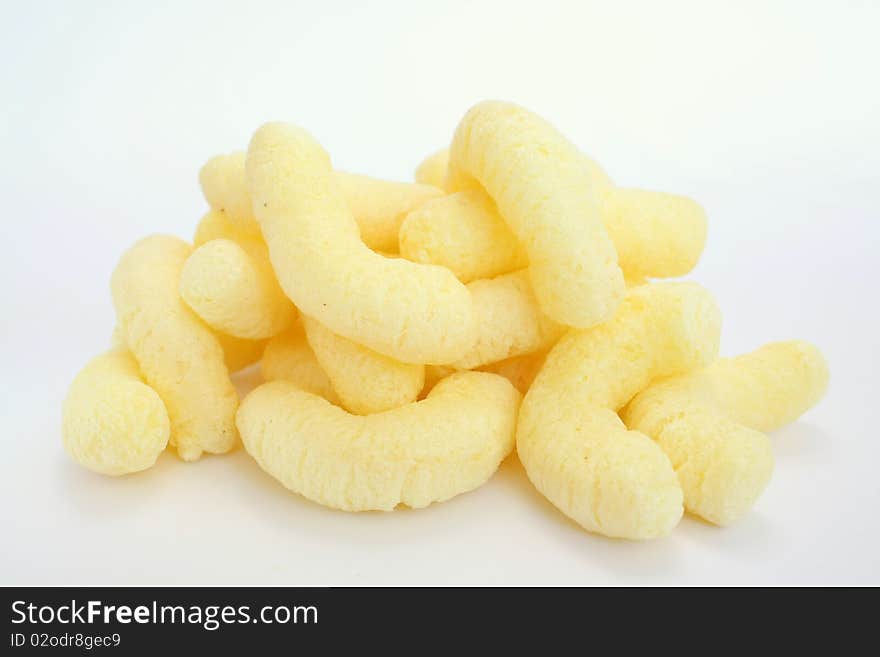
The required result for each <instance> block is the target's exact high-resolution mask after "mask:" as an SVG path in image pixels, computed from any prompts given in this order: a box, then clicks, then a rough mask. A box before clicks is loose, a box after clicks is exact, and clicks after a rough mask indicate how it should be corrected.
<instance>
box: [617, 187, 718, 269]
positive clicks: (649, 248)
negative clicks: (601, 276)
mask: <svg viewBox="0 0 880 657" xmlns="http://www.w3.org/2000/svg"><path fill="white" fill-rule="evenodd" d="M602 220H603V222H604V223H605V228H606V229H607V230H608V235H609V236H610V237H611V241H612V242H614V246H615V248H616V249H617V257H618V262H619V263H620V268H621V269H623V271H624V274H625V275H626V277H627V278H644V277H648V278H673V277H676V276H684V275H685V274H687V273H688V272H689V271H691V270H692V269H693V268H694V267H695V266H696V264H697V260H699V259H700V254H702V252H703V247H704V246H705V245H706V232H707V222H706V213H705V211H704V210H703V208H702V206H700V204H699V203H697V202H696V201H692V200H691V199H689V198H687V197H686V196H678V195H676V194H664V193H662V192H651V191H647V190H642V189H625V188H621V187H619V188H617V189H614V190H613V191H611V192H610V193H608V194H607V195H606V196H605V197H604V200H603V202H602Z"/></svg>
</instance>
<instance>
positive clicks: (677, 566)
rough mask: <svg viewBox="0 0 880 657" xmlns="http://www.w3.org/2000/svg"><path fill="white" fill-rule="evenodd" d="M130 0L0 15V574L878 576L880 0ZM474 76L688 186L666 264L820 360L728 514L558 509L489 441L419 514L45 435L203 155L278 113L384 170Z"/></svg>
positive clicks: (681, 187) (432, 138) (456, 111)
mask: <svg viewBox="0 0 880 657" xmlns="http://www.w3.org/2000/svg"><path fill="white" fill-rule="evenodd" d="M154 4H159V3H139V2H138V3H100V8H99V7H98V6H97V5H96V6H94V7H91V6H89V3H87V2H80V3H65V2H58V3H49V4H47V3H40V2H33V3H23V2H22V3H11V4H6V5H4V8H3V9H2V10H0V13H2V16H0V57H2V61H3V62H4V64H3V67H2V68H0V89H2V94H3V102H2V103H0V131H2V133H0V135H2V157H0V181H2V182H0V185H2V199H3V206H2V207H3V212H4V217H3V219H2V222H3V223H2V225H3V235H4V242H5V249H4V255H3V258H2V260H0V267H2V271H0V274H2V276H0V280H2V304H0V308H2V311H0V312H2V322H0V330H2V346H0V349H2V361H0V362H2V369H0V371H2V393H3V395H2V397H3V406H2V413H3V420H4V422H3V429H2V434H0V436H2V438H0V440H2V441H3V454H2V458H0V464H2V465H0V468H2V470H0V487H2V489H0V493H2V496H0V499H2V500H3V502H2V511H0V513H2V515H0V527H2V529H0V534H2V537H3V538H2V542H0V546H2V547H0V550H2V560H0V583H2V584H74V583H75V584H111V583H150V584H155V583H266V584H270V583H271V584H362V583H373V584H400V583H403V584H410V583H498V584H513V583H531V584H539V583H566V584H568V583H571V584H573V583H585V584H595V583H627V584H633V583H645V584H655V583H695V584H696V583H733V584H744V583H789V584H800V583H835V584H839V583H873V584H880V477H878V474H877V470H878V467H880V466H878V463H880V439H878V437H877V429H878V425H880V412H878V406H880V402H878V399H877V397H878V392H880V388H878V384H877V381H878V376H880V373H878V369H880V368H878V365H880V363H878V354H880V351H878V348H880V338H878V335H880V321H878V320H880V312H878V308H877V306H878V298H880V295H878V294H877V281H878V278H880V266H878V264H877V263H878V256H877V251H878V247H880V156H878V153H880V127H878V126H880V91H878V88H880V86H878V85H877V79H876V66H877V63H878V61H880V47H878V43H880V42H878V40H877V38H876V36H877V30H878V29H880V5H878V4H877V3H872V2H862V3H859V2H847V3H834V2H830V1H829V2H827V3H807V2H792V3H763V2H762V3H755V4H743V3H726V4H720V5H713V3H704V2H699V3H698V2H694V3H688V4H679V3H672V4H669V3H662V4H663V5H664V6H665V7H666V10H665V11H664V10H662V9H660V8H659V5H660V4H661V3H639V4H631V3H626V2H624V3H620V2H614V3H611V2H602V3H597V5H598V6H593V7H591V6H588V5H587V4H586V3H581V2H574V3H570V4H567V5H563V4H559V3H555V2H548V1H546V0H541V1H539V2H534V3H530V4H527V5H521V4H518V3H512V2H496V3H481V2H474V3H461V4H457V3H445V2H443V3H439V2H435V3H416V2H400V3H373V2H371V3H336V2H312V1H310V2H299V3H278V4H277V5H264V4H262V3H260V2H254V1H251V2H246V3H240V6H239V7H238V8H236V7H234V6H232V5H229V6H225V5H222V4H220V3H216V2H214V3H205V4H203V5H193V4H188V3H168V4H169V5H172V6H174V8H173V9H171V8H156V7H154V6H153V5H154ZM177 5H180V7H177ZM361 5H362V6H361ZM652 5H654V6H652ZM492 97H494V98H505V99H509V100H515V101H517V102H520V103H522V104H524V105H526V106H527V107H530V108H531V109H533V110H535V111H537V112H539V113H540V114H542V115H544V116H546V117H547V118H548V119H550V120H551V121H552V122H554V123H555V124H556V125H557V126H558V127H559V128H560V129H561V130H562V131H563V132H564V133H566V134H567V135H569V136H570V137H571V138H572V140H574V141H575V142H576V143H578V144H579V145H580V146H582V147H583V148H584V149H585V150H586V151H587V152H589V153H591V154H592V155H593V156H595V157H596V158H597V159H598V160H599V161H600V162H602V163H603V164H604V165H605V166H606V168H607V169H608V171H609V172H610V174H611V175H612V176H613V178H614V179H615V180H616V181H618V182H619V183H621V184H626V185H632V186H641V187H646V188H654V189H662V190H667V191H674V192H680V193H684V194H688V195H691V196H693V197H694V198H696V199H698V200H699V201H700V202H702V203H703V204H704V205H705V207H706V208H707V210H708V213H709V217H710V222H711V226H710V236H709V242H708V245H707V249H706V253H705V255H704V257H703V260H702V262H701V263H700V265H699V267H698V268H697V270H696V271H695V272H694V273H693V276H692V278H694V279H696V280H699V281H701V282H702V283H704V284H705V285H707V286H708V287H709V288H710V289H712V290H713V291H714V293H715V294H716V296H717V298H718V300H719V302H720V304H721V306H722V308H723V310H724V312H725V328H724V336H723V346H722V350H723V352H724V353H725V354H735V353H740V352H742V351H746V350H750V349H752V348H755V347H757V346H758V345H760V344H761V343H763V342H765V341H768V340H773V339H784V338H788V337H801V338H805V339H808V340H812V341H814V342H816V343H818V344H819V345H820V346H821V347H822V348H823V350H824V351H825V353H826V354H827V356H828V359H829V361H830V364H831V369H832V386H831V390H830V392H829V394H828V396H827V397H826V399H825V400H824V401H823V402H822V404H821V405H820V406H819V407H818V408H816V409H815V410H813V411H811V412H810V413H808V414H807V415H806V416H805V417H804V418H803V419H802V420H801V421H799V422H797V423H796V424H794V425H792V426H790V427H788V428H786V429H784V430H782V431H779V432H778V433H777V434H776V435H775V436H774V444H775V446H776V456H777V470H776V473H775V475H774V478H773V481H772V482H771V484H770V487H769V489H768V490H767V492H766V493H765V494H764V496H763V497H762V498H761V500H760V501H759V503H758V505H757V508H756V509H755V510H754V512H753V513H752V514H751V515H749V516H748V517H747V518H746V519H745V520H743V521H742V522H741V523H739V524H738V525H736V526H734V527H731V528H728V529H725V530H719V529H715V528H712V527H710V526H708V525H704V524H701V523H699V522H697V521H695V520H692V519H689V518H686V519H685V520H683V521H682V523H681V525H680V526H679V528H678V529H676V531H675V532H674V534H673V535H672V536H671V537H670V538H668V539H666V540H660V541H656V542H652V543H645V544H637V543H627V542H620V541H609V540H606V539H603V538H599V537H595V536H590V535H588V534H586V533H584V532H582V531H580V530H579V529H578V528H577V527H576V526H574V525H573V524H572V523H570V522H568V521H567V520H566V519H565V518H564V517H563V516H562V515H561V514H560V513H558V512H557V511H556V510H555V509H554V508H553V507H551V506H550V504H549V503H547V502H546V501H545V500H544V499H543V498H542V497H541V496H540V495H538V494H537V493H536V492H535V491H534V490H533V489H532V487H531V486H530V484H529V483H528V481H527V480H526V478H525V476H524V474H523V471H522V469H521V467H520V466H519V464H518V463H516V462H515V459H513V460H512V462H508V463H506V464H505V465H504V466H503V467H502V469H501V471H500V473H499V474H498V475H497V476H496V477H495V478H494V479H492V480H491V481H490V482H489V483H488V484H487V485H486V486H484V487H483V488H481V489H480V490H478V491H476V492H474V493H472V494H469V495H464V496H461V497H459V498H457V499H455V500H453V501H450V502H448V503H444V504H440V505H436V506H434V507H432V508H429V509H427V510H424V511H417V512H415V511H402V512H396V513H393V514H361V515H346V514H343V513H339V512H333V511H330V510H327V509H324V508H322V507H319V506H317V505H315V504H312V503H310V502H308V501H306V500H304V499H302V498H299V497H297V496H295V495H293V494H291V493H288V492H286V491H285V490H284V489H283V488H282V487H281V486H280V485H278V484H276V483H275V482H274V480H272V479H270V478H269V477H268V476H267V475H264V474H263V473H262V472H261V471H260V470H259V469H258V468H257V466H256V465H255V464H254V463H253V462H252V461H251V460H250V459H249V458H248V457H247V455H246V454H244V453H242V452H238V453H236V454H234V455H231V456H228V457H211V458H206V459H203V460H202V461H201V462H199V463H196V464H183V463H181V462H179V461H177V460H176V459H175V458H174V457H172V456H170V455H167V454H166V455H165V456H163V458H162V459H161V461H160V463H159V464H158V466H157V467H156V468H154V469H153V470H151V471H149V472H146V473H143V474H141V475H137V476H132V477H128V478H123V479H107V478H102V477H100V476H97V475H93V474H91V473H89V472H87V471H85V470H82V469H80V468H79V467H77V466H76V465H74V464H73V463H72V462H71V461H70V460H69V459H68V458H67V456H66V455H65V453H64V452H63V450H62V447H61V439H60V435H59V426H60V406H61V400H62V398H63V396H64V393H65V390H66V387H67V385H68V383H69V382H70V380H71V378H72V377H73V375H74V374H75V372H76V371H77V370H78V369H79V368H80V367H81V366H82V365H83V364H84V363H85V362H86V360H87V359H89V358H90V357H91V356H92V355H94V354H95V353H97V352H99V351H101V350H102V349H104V348H105V346H106V345H107V344H108V339H109V335H110V331H111V328H112V326H113V321H114V320H113V310H112V307H111V304H110V299H109V292H108V280H109V275H110V272H111V270H112V268H113V266H114V264H115V262H116V259H117V258H118V257H119V255H120V253H121V252H122V251H123V249H124V248H126V247H127V246H128V245H129V244H131V243H132V242H133V241H134V240H136V239H137V238H139V237H141V236H143V235H145V234H148V233H151V232H162V231H164V232H170V233H176V234H178V235H181V236H185V237H189V236H190V235H191V232H192V230H193V227H194V225H195V223H196V221H197V219H198V218H199V216H200V213H201V212H202V211H203V207H204V202H203V200H202V199H201V197H200V194H199V190H198V187H197V184H196V172H197V170H198V168H199V167H200V165H201V164H202V163H203V162H204V160H206V159H207V158H208V157H209V156H210V155H212V154H215V153H217V152H222V151H227V150H232V149H236V148H242V147H244V145H245V144H246V142H247V140H248V138H249V136H250V133H251V132H252V131H253V130H254V129H255V128H256V127H257V126H258V125H259V124H260V123H261V122H262V121H264V120H268V119H284V120H289V121H292V122H296V123H299V124H301V125H304V126H306V127H308V128H309V129H310V130H311V131H313V133H314V134H315V135H316V136H317V137H318V138H319V139H320V140H321V141H322V142H323V143H324V144H325V146H326V147H327V148H328V150H329V151H330V152H331V154H332V155H333V157H334V161H335V164H336V165H337V166H338V167H339V168H343V169H349V170H352V171H360V172H363V173H371V174H375V175H381V176H385V177H389V178H400V179H407V178H409V176H411V172H412V169H413V168H414V166H415V165H416V164H417V163H418V162H419V160H420V159H421V157H422V156H423V155H424V154H426V153H428V152H429V151H432V150H434V149H435V148H437V147H439V146H441V145H443V144H444V143H445V142H447V141H448V139H449V137H450V135H451V132H452V130H453V128H454V126H455V123H456V122H457V121H458V119H459V118H460V116H461V115H462V114H463V113H464V111H465V110H466V109H467V108H468V107H469V106H470V105H471V104H472V103H473V102H475V101H477V100H480V99H483V98H492Z"/></svg>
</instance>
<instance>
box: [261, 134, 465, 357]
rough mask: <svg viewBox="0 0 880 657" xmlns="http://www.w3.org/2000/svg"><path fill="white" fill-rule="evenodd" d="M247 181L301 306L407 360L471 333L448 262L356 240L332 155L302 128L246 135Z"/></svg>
mask: <svg viewBox="0 0 880 657" xmlns="http://www.w3.org/2000/svg"><path fill="white" fill-rule="evenodd" d="M247 176H248V181H249V182H248V185H249V189H250V193H251V199H252V200H253V205H254V211H255V213H256V215H257V219H258V220H259V222H260V227H261V229H262V232H263V236H264V237H265V239H266V244H267V245H268V246H269V257H270V259H271V261H272V265H273V267H274V269H275V273H276V274H277V276H278V280H279V282H280V283H281V287H282V288H283V289H284V291H285V293H286V294H287V296H288V297H289V298H290V299H291V300H292V301H293V302H294V303H295V304H296V306H297V308H299V309H300V311H302V312H303V313H304V314H306V315H308V316H309V317H313V318H315V319H317V320H318V321H320V322H321V323H322V324H323V325H324V326H326V327H327V328H328V329H330V330H331V331H333V332H334V333H337V334H339V335H341V336H343V337H346V338H348V339H350V340H353V341H355V342H358V343H359V344H362V345H364V346H366V347H369V348H370V349H372V350H374V351H378V352H379V353H381V354H384V355H386V356H390V357H391V358H394V359H396V360H400V361H403V362H407V363H419V364H421V363H449V362H452V361H454V360H456V359H458V358H460V357H461V356H462V355H464V353H465V352H466V351H467V349H468V348H469V347H470V345H471V343H472V342H473V340H474V338H475V326H474V313H473V307H472V303H471V298H470V294H469V293H468V291H467V289H466V288H465V287H464V285H462V284H461V283H460V282H459V281H458V279H456V278H455V276H454V275H453V274H452V272H450V271H449V270H448V269H444V268H442V267H435V266H432V265H419V264H415V263H412V262H409V261H407V260H403V259H399V258H385V257H383V256H381V255H379V254H377V253H375V252H374V251H371V250H370V249H369V248H368V247H367V246H366V245H365V244H364V243H363V242H362V241H361V239H360V236H359V233H358V227H357V224H356V223H355V221H354V218H353V217H352V214H351V211H350V210H349V208H348V206H347V204H346V201H345V198H344V197H343V196H342V194H341V193H340V191H339V188H338V186H337V185H336V184H335V182H334V179H333V178H332V168H331V166H330V158H329V157H328V156H327V154H326V153H325V152H324V150H323V149H322V148H321V146H320V145H319V144H318V143H317V142H316V141H314V139H312V137H311V136H310V135H309V134H308V133H306V132H305V131H304V130H301V129H300V128H296V127H294V126H290V125H285V124H281V123H270V124H266V125H264V126H263V127H262V128H260V129H259V130H258V131H257V133H256V134H255V135H254V137H253V139H252V140H251V145H250V149H249V151H248V157H247Z"/></svg>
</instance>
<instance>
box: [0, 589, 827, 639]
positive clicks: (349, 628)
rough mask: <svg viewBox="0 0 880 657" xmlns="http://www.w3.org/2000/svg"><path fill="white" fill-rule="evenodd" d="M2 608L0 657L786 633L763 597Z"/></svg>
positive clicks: (283, 595) (501, 596)
mask: <svg viewBox="0 0 880 657" xmlns="http://www.w3.org/2000/svg"><path fill="white" fill-rule="evenodd" d="M786 597H793V596H786ZM797 597H799V598H800V599H801V602H802V603H803V602H804V596H797ZM806 597H807V598H809V597H812V596H806ZM832 597H833V596H832ZM3 598H4V600H3V605H4V611H3V616H4V619H5V629H6V632H5V636H4V637H3V639H2V641H3V644H5V645H4V647H3V648H2V649H0V654H8V655H14V654H18V653H20V652H26V651H27V652H29V651H34V650H38V651H45V650H49V651H56V652H57V651H62V650H63V651H65V652H67V651H73V652H78V653H80V654H104V653H107V654H110V653H113V654H142V653H151V654H155V652H156V651H157V650H161V651H171V653H172V654H176V653H177V651H179V650H184V649H190V648H198V649H218V650H223V651H224V652H223V654H227V653H226V651H228V650H247V651H248V652H247V653H245V654H251V653H253V654H264V653H270V654H271V653H275V652H276V649H277V652H278V653H288V652H291V651H299V650H302V649H306V648H308V649H317V650H321V651H325V652H326V651H332V653H335V652H336V651H337V650H339V651H341V650H342V649H350V648H351V646H352V645H353V644H352V642H354V645H359V644H360V645H362V646H363V649H364V650H366V651H368V652H369V653H370V654H372V653H374V652H377V651H379V652H383V653H390V652H399V651H401V649H402V651H403V652H407V653H411V652H422V651H423V650H425V649H429V648H430V649H434V650H436V649H437V648H439V647H441V646H442V647H444V648H445V649H450V650H457V651H458V652H464V653H468V654H469V653H470V652H472V651H473V650H472V648H474V644H473V641H474V640H475V639H477V638H479V639H481V640H482V641H487V640H488V642H489V643H490V644H491V645H492V646H494V647H495V648H497V647H499V646H500V645H503V644H508V645H510V644H512V645H514V646H516V647H519V648H523V647H524V644H525V642H527V641H528V642H531V643H532V644H533V645H534V646H536V647H539V648H540V647H543V648H545V649H549V648H551V647H554V646H555V647H556V648H557V649H564V646H566V645H568V648H569V649H572V648H579V649H583V650H590V649H597V648H599V647H600V646H601V645H604V643H595V641H596V639H597V638H602V639H603V642H604V641H608V640H613V641H614V642H616V643H617V644H619V647H620V648H621V649H627V650H631V649H633V648H635V647H636V646H639V645H644V646H646V647H647V648H649V649H660V648H664V649H668V648H671V647H672V646H673V645H675V643H676V642H677V641H680V639H681V637H679V639H676V638H675V637H676V635H678V634H680V633H688V632H693V631H694V630H699V632H700V634H702V635H704V636H710V637H712V636H715V637H717V639H718V640H721V641H722V643H723V644H724V645H725V646H726V647H728V648H731V647H732V646H733V645H735V644H737V643H740V644H741V645H742V646H743V647H744V648H749V647H751V648H754V644H750V643H749V642H750V641H751V640H753V639H754V638H756V637H766V636H767V635H768V634H774V635H777V636H781V633H783V632H784V631H785V630H786V628H785V625H786V623H785V622H784V621H783V619H782V618H781V617H780V616H779V614H778V613H775V612H774V611H773V609H772V608H771V605H774V606H775V604H776V603H774V602H773V601H772V600H770V599H769V596H768V595H767V593H766V592H765V591H751V592H749V591H745V590H742V589H741V590H739V591H725V592H720V593H719V592H718V591H714V592H712V591H708V590H701V591H696V590H689V591H679V592H676V593H674V594H673V593H671V592H670V591H668V590H659V589H658V590H623V589H617V590H615V589H453V588H441V589H424V588H418V589H417V588H411V589H408V588H394V589H392V588H379V589H375V588H374V589H368V588H334V589H328V588H232V587H219V588H6V589H3ZM711 598H723V599H719V600H718V601H717V602H711ZM785 604H786V605H787V607H786V611H787V612H788V613H787V614H786V618H788V619H789V622H790V627H789V629H795V630H796V632H795V634H797V635H801V634H803V633H804V632H805V631H809V632H811V633H814V632H815V631H816V630H817V628H828V627H829V621H830V620H831V617H832V614H830V613H829V608H828V607H829V605H828V604H827V603H826V604H824V605H817V604H815V602H814V601H807V604H809V605H810V607H809V609H806V608H805V607H806V605H804V604H801V605H800V607H801V609H799V610H798V613H797V615H793V614H794V609H795V607H797V605H796V603H795V602H794V601H786V602H785ZM737 607H738V608H737ZM823 607H824V608H823ZM838 611H840V609H839V608H838ZM686 628H690V629H686ZM732 628H738V631H736V632H732V631H731V630H732ZM789 636H790V637H791V635H789ZM813 636H814V637H815V635H814V634H813ZM414 638H415V640H416V642H417V643H416V644H413V643H412V642H413V640H414ZM541 652H542V653H543V652H544V650H541ZM332 653H331V654H332Z"/></svg>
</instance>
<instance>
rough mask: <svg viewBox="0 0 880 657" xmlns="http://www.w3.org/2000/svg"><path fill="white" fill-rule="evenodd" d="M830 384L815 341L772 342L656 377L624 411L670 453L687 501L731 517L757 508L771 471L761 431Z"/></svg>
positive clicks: (723, 520) (711, 515) (717, 517)
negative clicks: (676, 373) (683, 371)
mask: <svg viewBox="0 0 880 657" xmlns="http://www.w3.org/2000/svg"><path fill="white" fill-rule="evenodd" d="M827 385H828V367H827V365H826V363H825V359H824V358H823V357H822V354H821V352H819V350H818V349H817V348H816V347H814V346H813V345H811V344H809V343H807V342H803V341H800V340H794V341H790V342H774V343H770V344H767V345H764V346H763V347H761V348H760V349H758V350H756V351H753V352H751V353H749V354H744V355H742V356H737V357H735V358H721V359H719V360H717V361H715V362H714V363H712V364H711V365H709V366H708V367H707V368H705V369H703V370H698V371H695V372H691V373H688V374H683V375H680V376H677V377H672V378H669V379H664V380H662V381H659V382H657V383H654V384H653V385H651V386H649V387H648V388H647V389H645V390H643V391H642V392H640V393H639V394H638V395H636V397H635V398H634V399H633V400H632V401H631V402H630V403H629V405H628V406H627V407H626V408H625V409H624V410H623V412H622V413H621V418H622V419H623V421H624V422H625V423H626V425H627V426H628V427H629V428H630V429H634V430H637V431H640V432H642V433H644V434H646V435H648V436H650V437H651V438H653V439H654V440H656V441H657V443H658V444H659V445H660V447H661V448H662V449H663V451H664V452H666V454H667V455H668V456H669V459H670V460H671V461H672V466H673V467H674V468H675V471H676V473H677V475H678V480H679V482H680V483H681V488H682V490H683V491H684V505H685V509H687V510H688V511H690V512H691V513H694V514H696V515H698V516H700V517H701V518H704V519H705V520H708V521H709V522H712V523H715V524H716V525H728V524H730V523H732V522H735V521H736V520H739V519H740V518H741V517H742V516H744V515H745V514H746V513H747V512H748V511H749V509H751V508H752V506H753V505H754V503H755V501H756V500H757V499H758V497H759V496H760V495H761V493H762V492H763V490H764V488H765V487H766V485H767V483H768V482H769V480H770V476H771V474H772V472H773V453H772V452H771V449H770V441H769V439H768V438H767V436H766V434H764V433H762V432H764V431H772V430H773V429H776V428H778V427H780V426H782V425H783V424H787V423H788V422H791V421H792V420H794V419H796V418H797V417H798V416H800V415H801V414H802V413H804V412H805V411H807V410H808V409H809V408H811V407H812V406H814V405H815V404H816V403H817V402H818V401H819V399H820V398H821V397H822V395H823V394H824V392H825V389H826V387H827Z"/></svg>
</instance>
